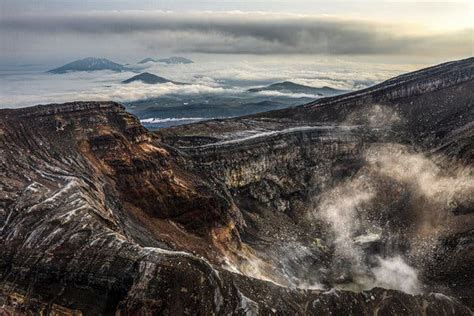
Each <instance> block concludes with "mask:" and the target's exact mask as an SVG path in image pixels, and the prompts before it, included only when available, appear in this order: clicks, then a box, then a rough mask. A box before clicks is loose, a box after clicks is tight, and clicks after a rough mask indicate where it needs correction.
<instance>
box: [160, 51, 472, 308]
mask: <svg viewBox="0 0 474 316" xmlns="http://www.w3.org/2000/svg"><path fill="white" fill-rule="evenodd" d="M473 61H474V59H472V58H471V59H467V60H461V61H457V62H452V63H447V64H443V65H439V66H435V67H432V68H428V69H425V70H421V71H418V72H415V73H413V74H407V75H404V76H400V77H398V78H394V79H391V80H389V81H387V82H385V83H382V84H380V85H377V86H375V87H373V88H369V89H367V90H363V91H360V92H354V93H349V94H346V95H341V96H338V97H332V98H324V99H320V100H318V101H316V102H315V103H311V104H308V105H304V106H301V107H296V108H290V109H285V110H279V111H273V112H267V113H262V114H258V115H254V116H248V117H244V118H235V119H227V120H214V121H209V122H203V123H196V124H192V125H188V126H180V127H175V128H170V129H167V130H162V131H159V132H157V134H159V135H160V137H161V139H162V140H163V141H164V142H166V143H169V144H172V145H173V146H177V147H179V148H180V149H181V150H183V151H185V152H187V153H188V154H190V155H191V156H192V157H193V159H194V160H195V161H197V162H198V163H199V164H198V167H199V168H201V169H202V170H204V172H206V173H208V174H212V175H214V176H215V177H216V178H217V179H220V180H221V181H223V182H224V184H225V185H226V186H227V187H228V188H229V190H230V192H231V194H232V196H233V197H234V201H235V202H236V204H237V206H238V207H239V209H240V210H241V212H242V214H243V217H244V220H245V223H246V225H245V226H243V227H244V229H243V230H241V231H240V235H241V237H242V240H243V241H244V242H246V243H249V244H251V245H252V247H253V248H254V249H256V250H257V251H259V252H260V256H262V257H265V255H268V257H265V260H268V261H272V260H275V261H282V258H285V256H286V255H285V254H286V253H287V252H290V253H294V249H295V247H296V248H298V249H301V247H300V246H301V245H304V246H305V247H306V248H305V249H306V250H305V251H304V257H303V258H304V259H301V260H302V263H300V264H299V270H304V271H314V272H313V275H319V279H318V280H317V281H319V282H323V283H324V282H328V283H333V282H335V281H336V280H335V279H334V277H335V276H337V273H336V275H334V274H333V273H332V272H330V273H326V272H327V271H328V270H329V271H330V270H334V271H339V272H341V274H343V273H342V272H344V273H349V275H350V273H351V272H350V271H349V272H348V271H347V267H346V268H344V267H341V269H342V271H340V270H339V269H338V268H337V264H336V263H335V262H334V260H333V259H331V256H332V255H331V246H334V247H336V248H337V245H333V242H332V240H333V238H334V236H332V234H334V230H335V229H336V231H337V227H336V228H335V229H334V228H331V227H328V223H327V222H326V221H327V218H324V217H323V218H322V216H324V215H322V214H321V211H324V207H325V206H326V207H328V206H329V207H331V208H336V209H335V210H334V212H336V211H337V205H345V204H344V203H349V204H348V205H349V206H348V207H347V208H349V210H350V209H353V212H354V213H355V214H357V217H358V218H354V219H352V221H354V222H358V224H357V227H356V228H354V229H355V231H354V232H353V233H352V234H353V236H352V238H354V239H357V238H358V234H360V236H365V235H364V231H365V232H367V231H369V232H370V231H371V230H372V229H373V227H376V228H377V229H379V230H380V231H382V235H381V236H382V237H381V241H380V244H379V245H375V244H374V245H373V247H370V248H363V247H359V248H360V249H359V250H360V251H361V252H362V253H363V254H364V256H367V260H369V261H370V260H371V259H370V258H371V257H372V256H373V255H378V256H382V257H387V256H388V255H399V254H400V253H402V254H405V256H406V260H409V261H410V262H411V264H413V265H414V266H415V267H416V268H417V270H419V272H420V274H421V278H422V279H423V280H424V282H426V284H427V286H428V287H431V288H432V289H433V290H442V291H443V292H444V293H449V294H452V295H455V296H457V297H459V298H461V299H463V300H464V302H466V303H467V304H469V305H470V306H472V297H473V296H472V291H471V289H472V288H473V287H474V284H473V281H474V279H473V277H472V273H471V272H470V269H469V268H468V266H469V265H470V264H469V262H470V261H472V260H471V259H470V255H467V254H468V253H469V251H470V250H469V249H471V247H472V239H469V238H468V239H466V238H463V239H462V240H463V242H462V243H460V244H462V245H463V246H462V247H461V246H458V247H457V248H455V249H456V250H454V249H452V248H446V247H447V245H448V244H446V242H445V240H458V237H456V236H464V235H463V234H465V233H466V232H469V231H472V229H473V228H474V218H473V213H472V210H473V209H474V200H473V198H472V197H473V196H474V178H473V175H474V172H473V170H472V161H473V157H474V150H473V147H472V146H473V141H472V139H473V138H472V134H473V130H474V129H473V125H472V122H473V121H474V107H473V100H474V98H473V94H472V91H474V90H473V89H474V86H473V77H474V74H473V72H472V69H473V68H474V62H473ZM372 161H374V162H372ZM414 166H417V167H414ZM421 166H423V167H422V168H423V169H424V171H420V169H417V168H418V167H421ZM428 175H430V176H429V179H430V180H427V182H426V183H425V182H423V181H424V180H423V181H422V179H428V178H426V177H427V176H428ZM414 188H418V189H415V191H413V190H414ZM418 190H420V191H418ZM431 190H439V191H437V194H438V195H437V197H436V198H434V197H433V196H432V195H431V194H432V193H430V192H431ZM365 192H368V193H370V195H371V197H370V203H369V204H367V203H366V204H361V205H356V206H355V207H354V206H352V204H351V203H353V202H352V201H353V200H354V198H356V197H359V196H364V195H363V194H364V193H365ZM333 195H336V196H339V197H340V201H339V202H338V199H337V198H334V197H333ZM344 195H346V196H348V197H346V198H345V197H344ZM328 196H329V197H331V196H332V197H333V200H334V203H335V204H334V205H332V204H330V205H327V204H328ZM330 202H331V201H330ZM323 213H324V212H323ZM308 217H309V218H310V220H309V219H308ZM360 220H362V223H360V222H359V221H360ZM340 225H342V224H340ZM384 231H385V233H384ZM384 234H388V235H387V237H383V236H384ZM369 235H371V234H370V233H369V234H367V235H366V236H369ZM396 236H398V237H396ZM282 240H284V241H283V242H282ZM315 241H316V242H315ZM348 242H349V243H353V242H354V241H348ZM295 244H296V246H295ZM314 244H316V245H317V246H316V247H314ZM325 247H328V248H327V250H328V251H327V253H326V254H324V253H321V249H325ZM433 247H435V248H436V249H437V250H436V251H433V250H432V249H433ZM289 249H290V250H289ZM291 249H293V250H291ZM323 252H324V251H323ZM453 253H456V254H457V255H456V256H454V255H453ZM337 258H338V257H336V259H337ZM292 260H295V259H294V258H293V259H292ZM341 261H343V260H340V258H339V259H337V260H336V262H341ZM274 265H275V266H278V262H274ZM349 265H351V264H349ZM352 265H353V264H352ZM370 266H371V264H370V263H369V267H370ZM302 267H304V268H302ZM433 267H437V268H436V269H434V268H433ZM280 268H281V269H283V271H286V273H287V272H288V266H287V267H284V266H282V267H280ZM291 269H293V268H291ZM322 271H326V272H322ZM441 271H443V272H441ZM291 272H292V273H294V272H295V271H291ZM310 278H311V277H308V276H305V277H304V278H303V279H306V280H308V279H310ZM450 280H463V281H462V282H460V281H456V282H453V281H450ZM297 281H298V280H297ZM428 284H429V285H428ZM453 284H456V285H455V286H453ZM351 286H352V285H351Z"/></svg>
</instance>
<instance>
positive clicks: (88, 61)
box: [48, 57, 128, 74]
mask: <svg viewBox="0 0 474 316" xmlns="http://www.w3.org/2000/svg"><path fill="white" fill-rule="evenodd" d="M97 70H112V71H117V72H120V71H124V70H128V68H127V67H125V66H123V65H121V64H117V63H114V62H113V61H110V60H108V59H105V58H94V57H88V58H84V59H79V60H76V61H73V62H71V63H69V64H66V65H64V66H61V67H59V68H55V69H52V70H49V71H48V72H49V73H52V74H64V73H67V72H75V71H97Z"/></svg>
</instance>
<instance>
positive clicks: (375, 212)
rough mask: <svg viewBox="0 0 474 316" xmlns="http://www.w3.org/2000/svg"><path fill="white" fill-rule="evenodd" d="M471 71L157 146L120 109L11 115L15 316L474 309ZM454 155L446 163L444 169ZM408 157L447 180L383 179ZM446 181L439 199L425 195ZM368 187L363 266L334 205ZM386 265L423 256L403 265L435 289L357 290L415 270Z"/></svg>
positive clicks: (8, 276)
mask: <svg viewBox="0 0 474 316" xmlns="http://www.w3.org/2000/svg"><path fill="white" fill-rule="evenodd" d="M461 64H462V66H461ZM461 64H460V63H458V64H455V65H457V66H455V67H454V70H452V71H449V70H446V71H443V73H442V74H439V73H438V74H434V75H433V76H432V77H431V80H432V81H434V82H436V84H435V85H434V86H433V85H428V86H427V89H426V90H424V91H425V93H421V92H420V91H421V90H420V89H422V88H423V87H425V84H426V83H427V82H428V83H429V80H428V79H426V80H425V79H423V78H422V79H421V80H420V78H418V79H416V78H415V79H413V80H410V82H409V85H408V84H406V83H404V86H403V85H402V86H403V88H400V85H401V83H400V85H399V86H397V87H396V89H395V90H388V92H387V93H388V95H387V96H384V95H380V94H377V93H379V92H378V91H379V90H375V92H374V93H375V95H373V96H371V97H369V96H367V94H361V96H360V99H359V100H354V99H353V100H352V102H353V103H352V104H355V105H356V106H355V107H348V106H347V103H345V102H346V100H347V99H346V98H347V95H346V96H344V95H343V96H339V97H336V98H335V99H331V100H332V101H333V102H334V103H333V104H336V105H335V107H334V109H333V110H334V111H335V113H332V112H331V113H325V112H322V113H317V114H314V113H311V115H308V113H307V115H306V116H302V113H303V112H298V115H293V114H291V115H288V117H284V116H282V112H278V111H277V112H269V113H265V114H259V115H254V116H246V117H243V118H233V119H222V120H213V121H210V122H204V123H197V124H192V125H187V126H181V127H178V128H170V129H166V130H160V131H159V132H155V133H151V132H149V131H147V130H146V129H145V128H143V126H142V125H141V124H140V122H139V121H138V119H137V118H136V117H134V116H132V115H130V114H129V113H127V112H125V111H124V108H123V107H122V106H121V105H120V104H118V103H114V102H73V103H68V104H63V105H57V104H53V105H42V106H37V107H33V108H24V109H15V110H12V109H7V110H0V143H1V145H2V146H1V148H2V157H3V159H2V160H1V161H0V167H1V169H2V170H6V171H7V173H6V174H4V175H2V176H0V184H1V185H2V188H4V189H3V191H2V192H1V194H2V196H0V202H1V203H0V222H1V223H3V225H2V229H1V230H0V240H2V243H3V244H4V245H5V248H4V249H3V250H2V256H1V257H0V282H1V283H2V284H3V285H5V286H4V287H2V291H1V292H0V300H1V301H2V303H3V304H4V306H5V307H3V308H6V309H7V311H15V310H17V308H18V307H15V306H14V305H12V304H9V303H8V302H9V301H10V300H11V299H12V298H13V297H20V298H22V301H21V303H20V308H23V310H27V311H35V310H36V311H38V310H41V309H42V310H43V311H48V310H51V309H53V310H54V309H55V308H56V309H59V310H61V309H63V310H68V311H69V312H71V313H72V312H74V311H76V312H77V311H82V312H86V311H87V312H90V313H97V314H99V313H105V314H114V313H116V312H117V311H119V312H121V313H125V314H127V313H146V312H152V313H158V314H169V315H175V314H179V313H184V311H185V309H186V308H187V311H191V312H193V313H201V314H212V313H214V314H235V315H242V314H246V313H254V314H271V313H276V312H275V311H277V312H279V313H283V314H298V315H305V314H317V313H329V312H332V313H335V314H350V313H360V314H364V313H372V312H374V311H377V312H379V313H382V314H387V315H414V314H420V315H421V314H427V313H429V314H433V315H445V314H448V315H449V314H451V315H470V314H472V311H471V309H470V307H471V308H472V306H474V304H473V298H474V294H473V293H472V279H469V277H467V276H468V273H469V267H470V264H469V262H472V261H471V259H472V251H470V250H471V249H472V245H474V238H473V237H474V236H472V234H471V233H469V231H470V230H469V229H470V227H471V226H470V225H471V223H472V214H473V213H472V209H473V207H472V205H474V204H473V201H472V200H470V199H469V196H472V195H470V194H469V192H471V191H469V190H472V188H471V187H470V186H469V183H468V182H467V181H465V182H461V180H463V179H470V175H469V173H468V174H467V175H463V173H453V175H452V177H455V176H457V177H458V178H454V179H458V180H459V181H458V182H457V183H458V184H457V185H452V184H451V182H449V185H446V183H447V182H446V181H448V180H449V179H451V178H450V177H448V176H443V173H446V174H447V175H449V176H451V173H449V172H451V170H452V169H453V168H454V169H455V170H458V171H459V170H461V171H462V170H464V169H463V168H466V166H467V167H468V166H469V162H470V161H471V160H470V159H472V158H470V157H473V152H474V148H473V147H472V142H471V143H469V142H465V141H461V140H462V139H463V137H465V136H466V135H469V133H472V128H470V127H469V126H470V125H468V124H469V123H470V122H472V120H470V118H471V117H472V115H473V108H472V91H473V90H472V89H471V88H472V76H471V75H465V74H466V73H468V74H469V73H471V74H472V72H470V71H471V70H469V69H470V68H471V67H472V65H471V64H470V63H461ZM451 66H452V65H451ZM445 67H446V66H445ZM438 70H439V69H438ZM408 77H410V76H408ZM405 78H407V77H405ZM426 78H428V77H426ZM420 82H421V85H420V84H419V83H420ZM393 91H395V92H393ZM400 91H401V92H400ZM400 95H401V96H402V97H401V98H398V97H399V96H400ZM390 96H395V97H397V99H396V100H397V102H396V103H395V104H392V103H390V102H392V101H393V100H394V99H393V98H389V97H390ZM338 98H339V99H338ZM337 99H338V100H339V101H337ZM335 100H336V101H335ZM380 100H382V101H384V102H380ZM386 100H389V101H390V102H388V101H386ZM316 102H327V100H326V101H320V100H318V101H316ZM338 102H342V105H338ZM303 108H304V107H303ZM294 109H295V108H293V109H291V110H294ZM308 109H309V110H308V111H318V110H315V109H314V108H313V107H311V106H309V107H308ZM316 109H317V107H316ZM348 109H349V110H348ZM406 109H411V112H410V111H408V110H406ZM426 109H431V110H432V111H435V112H434V113H433V114H432V115H428V114H427V111H426ZM297 111H302V110H300V108H298V110H297ZM275 113H276V114H275ZM290 113H291V112H290ZM460 114H462V117H461V116H460ZM422 118H425V119H426V122H424V121H420V120H421V119H422ZM440 120H442V121H443V122H444V124H442V125H440V124H438V122H439V121H440ZM414 126H420V128H419V129H417V128H413V127H414ZM444 129H451V130H455V131H457V132H456V133H455V134H452V133H449V132H448V133H445V132H444ZM466 133H467V134H466ZM427 135H428V136H427ZM440 144H447V146H446V147H441V148H442V149H441V152H437V153H438V154H440V155H441V154H442V155H443V156H440V157H441V158H443V159H441V160H432V158H431V156H430V155H429V153H431V152H432V151H434V150H440V149H439V148H440V147H439V145H440ZM413 150H415V152H412V151H413ZM373 152H375V153H377V154H375V155H374V154H371V155H368V154H369V153H373ZM26 153H27V154H26ZM425 154H426V155H425ZM377 157H384V159H387V160H379V159H378V158H377ZM392 158H394V159H392ZM415 158H416V160H414V159H415ZM371 160H374V161H371ZM393 160H394V161H395V162H393ZM405 161H408V162H413V164H412V165H418V166H424V167H425V166H430V168H433V167H432V165H433V164H440V167H439V168H441V170H442V171H443V172H442V173H441V174H438V172H437V171H436V170H437V169H436V168H434V169H433V171H432V173H429V174H423V175H422V176H421V175H417V174H415V172H414V171H412V169H409V171H412V173H410V174H409V176H407V177H405V176H403V177H402V178H399V177H400V174H397V173H395V174H391V173H387V172H388V171H390V170H405V169H406V168H409V166H410V164H407V165H401V166H399V165H395V167H397V168H386V169H383V168H381V167H380V166H384V164H386V163H388V162H391V163H403V162H405ZM414 162H417V164H414ZM404 168H405V169H404ZM424 169H425V168H420V170H424ZM400 172H401V171H400ZM430 174H431V175H436V177H434V178H433V177H431V178H429V179H430V181H429V185H430V186H433V187H435V188H441V189H440V190H439V191H438V192H437V195H436V196H438V197H439V200H438V199H432V198H430V195H426V194H425V193H426V192H425V191H424V190H426V189H427V188H426V187H424V186H419V185H420V184H418V183H417V182H413V181H414V180H416V179H423V178H424V177H426V176H428V175H430ZM402 175H404V173H403V172H402ZM463 177H464V178H463ZM466 177H467V178H466ZM413 179H414V180H413ZM443 181H445V182H443ZM463 181H464V180H463ZM443 183H444V184H443ZM461 184H462V185H461ZM359 186H360V189H361V190H362V191H363V192H367V191H369V192H373V193H374V194H375V193H377V194H375V200H374V201H373V202H374V203H373V204H372V203H369V201H365V203H366V204H364V205H359V204H356V205H355V212H356V213H357V217H355V218H357V220H355V219H354V220H348V221H342V223H343V224H344V225H349V224H350V223H352V222H360V227H356V228H357V229H356V228H354V229H353V230H352V229H349V232H351V235H350V236H349V237H350V238H349V239H347V240H346V239H344V240H345V244H346V245H350V246H351V247H355V250H357V256H355V257H352V256H350V255H349V257H346V253H343V255H341V254H340V253H339V252H338V251H339V250H341V249H339V248H338V244H337V242H336V241H335V240H336V239H335V236H339V235H337V233H338V231H337V227H340V226H343V225H342V224H338V225H333V222H331V221H330V219H331V218H330V217H329V218H328V217H327V214H326V213H325V212H324V210H325V209H332V210H334V214H338V213H337V211H338V209H337V205H340V204H341V203H342V204H343V205H347V207H346V208H345V210H351V209H354V207H352V206H351V205H352V204H351V203H352V202H350V201H353V200H354V199H356V198H357V197H358V196H359V195H358V194H362V193H363V192H362V193H361V192H359V191H356V192H355V193H354V192H353V191H352V190H353V189H354V188H356V189H357V188H359ZM413 187H416V188H418V187H419V189H418V190H413ZM446 188H453V189H456V188H460V189H463V190H464V191H459V190H457V189H456V190H455V191H448V192H445V191H443V190H445V189H446ZM373 190H377V191H373ZM353 194H356V195H355V197H354V198H353ZM333 196H336V197H338V198H341V199H343V200H338V199H336V200H335V201H336V202H338V201H339V203H335V204H331V203H330V202H331V201H332V200H331V199H329V198H331V197H333ZM361 196H362V197H364V195H361ZM320 205H323V206H325V207H323V208H322V209H320ZM461 207H462V210H463V211H462V213H459V212H458V211H457V210H460V209H461ZM424 210H429V212H428V213H426V212H424ZM314 212H317V213H314ZM430 212H431V213H430ZM343 214H344V213H343ZM434 214H436V215H437V216H435V215H434ZM456 214H458V215H456ZM343 219H344V218H342V219H341V220H343ZM445 219H446V221H445ZM366 221H367V222H366ZM338 223H341V222H340V221H339V222H338ZM430 225H434V227H435V228H437V227H438V226H437V225H441V226H442V227H445V228H446V231H444V230H442V231H441V233H440V234H439V235H438V232H437V230H436V229H434V230H433V231H432V230H428V229H426V227H431V226H430ZM374 227H376V228H378V229H380V230H381V231H380V232H378V231H377V230H374ZM349 228H350V227H349ZM369 228H370V229H369ZM371 230H374V231H371ZM361 232H362V233H361ZM364 232H370V233H371V234H370V236H366V235H364V234H363V233H364ZM335 234H336V235H335ZM423 234H428V235H427V236H425V235H423ZM374 236H375V237H374ZM339 237H340V238H342V237H344V235H341V236H339ZM362 237H364V238H365V239H366V240H369V238H368V237H370V238H371V239H370V240H372V241H368V242H366V243H361V240H364V238H362ZM354 240H356V241H357V242H356V241H354ZM414 241H423V242H426V243H427V244H428V246H429V247H427V249H428V250H429V251H428V250H427V249H425V248H423V247H421V248H419V244H418V243H416V242H414ZM344 249H346V250H347V248H344ZM432 249H434V250H432ZM432 251H433V252H432ZM384 253H388V254H391V255H393V254H396V253H398V254H405V253H410V254H411V255H410V256H407V257H406V258H404V259H405V260H406V262H405V261H404V262H403V264H404V265H403V267H405V265H406V266H407V267H408V268H407V269H409V268H411V267H414V268H416V269H417V272H418V273H419V274H420V276H422V277H420V279H422V280H423V282H424V288H423V289H424V290H422V291H421V292H419V294H416V295H412V294H407V293H403V292H401V291H400V290H390V289H381V288H379V287H377V286H380V285H377V284H378V283H371V284H368V285H367V284H364V283H363V282H362V283H360V282H359V283H358V280H357V275H360V274H361V273H363V274H364V275H366V276H367V277H368V278H369V279H370V278H374V277H375V276H376V274H377V273H379V272H380V268H381V266H378V265H377V264H378V263H377V262H378V261H377V260H375V258H376V256H381V258H382V259H384V260H386V261H385V262H384V264H389V263H391V262H398V261H393V260H395V259H393V258H391V257H388V258H386V257H384V256H386V255H385V254H384ZM359 256H362V257H363V259H364V260H363V261H356V262H354V261H353V260H356V259H357V258H358V257H359ZM391 260H392V261H391ZM397 260H398V259H397ZM400 260H401V259H400ZM356 263H357V264H356ZM359 265H360V266H362V267H363V268H364V269H362V270H356V271H352V269H353V268H354V267H357V266H359ZM399 266H400V264H399ZM365 269H367V270H365ZM377 269H379V270H377ZM374 271H375V272H374ZM391 273H395V272H394V271H392V272H391ZM32 274H34V275H35V276H37V277H36V278H35V279H34V280H33V279H32V278H31V277H30V276H31V275H32ZM98 274H100V277H98V276H97V275H98ZM403 280H404V281H407V279H406V276H405V278H404V279H403ZM470 282H471V283H470ZM305 283H306V284H305ZM308 284H309V285H308ZM374 284H375V286H374ZM453 284H455V285H453ZM390 286H395V287H396V284H395V285H393V284H392V285H388V287H390ZM366 287H369V288H371V289H370V290H368V289H367V288H366ZM385 287H387V285H385ZM335 288H338V289H335ZM343 288H346V289H347V288H348V289H352V290H353V291H347V290H342V289H343ZM354 290H355V291H354ZM430 292H435V293H431V294H430ZM436 292H441V293H443V294H436ZM97 297H100V298H103V299H101V300H100V301H97Z"/></svg>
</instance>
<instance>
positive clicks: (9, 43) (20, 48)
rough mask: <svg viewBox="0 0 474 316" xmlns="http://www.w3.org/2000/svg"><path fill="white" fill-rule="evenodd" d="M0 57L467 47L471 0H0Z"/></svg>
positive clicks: (455, 50) (456, 52)
mask: <svg viewBox="0 0 474 316" xmlns="http://www.w3.org/2000/svg"><path fill="white" fill-rule="evenodd" d="M0 10H1V15H0V36H1V39H0V40H1V42H0V51H1V60H0V62H3V63H5V62H10V61H15V62H20V61H21V62H35V61H44V60H67V59H71V58H80V57H86V56H100V57H108V58H116V59H119V60H121V61H124V60H128V59H133V58H139V57H146V56H157V55H165V54H193V53H204V54H258V55H270V54H271V55H278V54H306V55H310V54H323V55H324V54H329V55H346V56H347V55H369V56H370V55H399V56H402V55H403V56H408V58H409V56H416V57H417V58H419V57H420V56H427V57H430V56H435V57H438V58H445V59H453V58H459V57H467V56H471V55H473V49H474V42H473V37H474V33H473V28H474V25H473V15H474V12H473V10H474V9H473V4H472V1H471V0H459V1H412V0H398V1H388V0H365V1H362V0H350V1H339V0H330V1H317V0H264V1H263V0H260V1H259V0H257V1H256V0H234V1H230V0H215V1H199V0H168V1H145V0H138V1H125V0H82V1H76V0H51V1H45V0H43V1H41V0H36V1H33V0H0Z"/></svg>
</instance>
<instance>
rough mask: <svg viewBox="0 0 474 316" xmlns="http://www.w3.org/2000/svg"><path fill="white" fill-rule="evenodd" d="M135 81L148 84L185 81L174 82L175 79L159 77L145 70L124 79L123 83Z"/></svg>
mask: <svg viewBox="0 0 474 316" xmlns="http://www.w3.org/2000/svg"><path fill="white" fill-rule="evenodd" d="M135 81H141V82H143V83H148V84H159V83H168V82H171V83H174V84H184V83H181V82H174V81H171V80H168V79H166V78H163V77H159V76H157V75H154V74H151V73H149V72H143V73H141V74H139V75H136V76H133V77H132V78H129V79H127V80H124V81H122V83H131V82H135Z"/></svg>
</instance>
